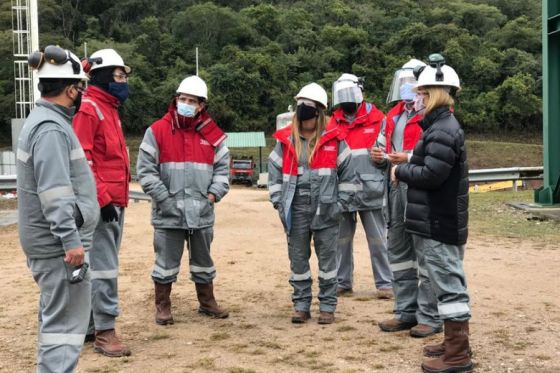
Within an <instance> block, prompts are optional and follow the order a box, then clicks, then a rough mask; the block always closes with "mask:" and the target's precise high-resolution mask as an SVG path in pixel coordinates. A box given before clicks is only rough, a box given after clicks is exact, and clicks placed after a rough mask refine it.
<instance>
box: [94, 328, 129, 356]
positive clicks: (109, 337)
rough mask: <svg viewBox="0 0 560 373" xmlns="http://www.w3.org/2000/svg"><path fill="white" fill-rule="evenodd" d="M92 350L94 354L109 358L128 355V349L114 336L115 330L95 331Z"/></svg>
mask: <svg viewBox="0 0 560 373" xmlns="http://www.w3.org/2000/svg"><path fill="white" fill-rule="evenodd" d="M93 349H94V350H95V352H99V353H101V354H103V355H105V356H109V357H121V356H129V355H130V349H129V348H128V347H127V346H126V345H124V344H123V343H122V342H121V341H120V340H119V338H118V337H117V335H116V334H115V329H108V330H96V331H95V342H93Z"/></svg>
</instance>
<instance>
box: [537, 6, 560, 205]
mask: <svg viewBox="0 0 560 373" xmlns="http://www.w3.org/2000/svg"><path fill="white" fill-rule="evenodd" d="M559 61H560V2H559V1H557V0H543V1H542V64H543V65H542V69H543V158H544V159H543V166H544V172H543V176H544V182H543V186H542V187H541V188H539V189H537V190H535V193H534V197H535V202H537V203H541V204H546V205H549V204H554V203H559V202H560V196H559V195H558V192H559V189H560V148H559V147H558V143H559V142H560V106H559V105H558V102H559V100H560V62H559Z"/></svg>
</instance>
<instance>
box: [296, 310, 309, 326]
mask: <svg viewBox="0 0 560 373" xmlns="http://www.w3.org/2000/svg"><path fill="white" fill-rule="evenodd" d="M310 318H311V313H309V311H298V310H296V311H295V312H294V314H293V316H292V323H293V324H303V323H305V322H306V321H307V320H309V319H310Z"/></svg>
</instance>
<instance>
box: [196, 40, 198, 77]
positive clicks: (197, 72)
mask: <svg viewBox="0 0 560 373" xmlns="http://www.w3.org/2000/svg"><path fill="white" fill-rule="evenodd" d="M196 76H198V47H196Z"/></svg>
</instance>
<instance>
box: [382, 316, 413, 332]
mask: <svg viewBox="0 0 560 373" xmlns="http://www.w3.org/2000/svg"><path fill="white" fill-rule="evenodd" d="M378 325H379V329H381V330H383V331H384V332H398V331H401V330H407V329H410V328H412V327H413V326H415V325H416V321H414V322H405V321H401V320H399V319H390V320H385V321H381V322H380V323H379V324H378Z"/></svg>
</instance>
